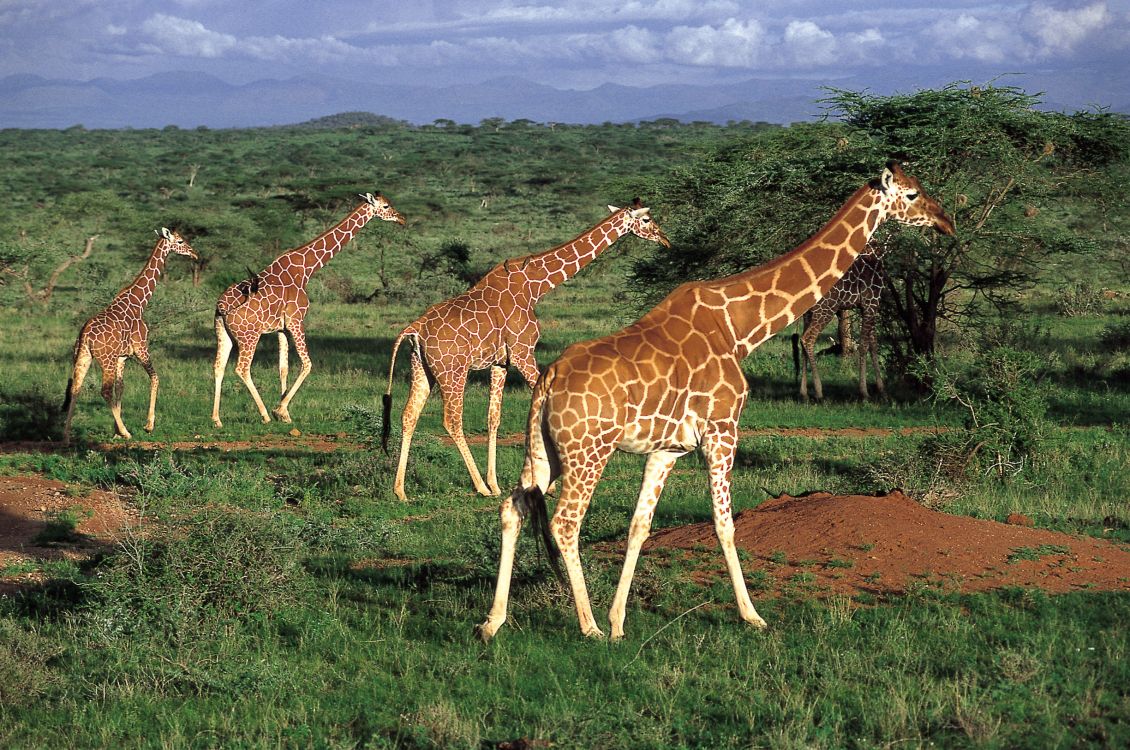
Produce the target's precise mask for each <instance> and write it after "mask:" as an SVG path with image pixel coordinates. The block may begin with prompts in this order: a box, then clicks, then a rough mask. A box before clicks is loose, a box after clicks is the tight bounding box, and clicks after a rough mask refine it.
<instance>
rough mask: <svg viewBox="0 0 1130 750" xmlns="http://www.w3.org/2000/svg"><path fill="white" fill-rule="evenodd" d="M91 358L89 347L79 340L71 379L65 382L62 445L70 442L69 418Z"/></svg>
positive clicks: (73, 409) (72, 414)
mask: <svg viewBox="0 0 1130 750" xmlns="http://www.w3.org/2000/svg"><path fill="white" fill-rule="evenodd" d="M93 359H94V357H93V356H92V355H91V353H90V347H89V346H88V345H86V343H85V342H81V341H80V343H79V344H77V345H76V346H75V361H74V367H73V368H72V369H71V380H70V382H69V383H67V399H66V404H67V405H66V409H67V416H66V417H65V419H64V421H63V445H70V443H71V420H72V419H73V418H74V414H75V402H76V401H78V394H79V393H80V392H81V391H82V381H83V380H85V379H86V373H87V371H89V370H90V363H91V361H92V360H93Z"/></svg>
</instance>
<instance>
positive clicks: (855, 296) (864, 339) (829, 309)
mask: <svg viewBox="0 0 1130 750" xmlns="http://www.w3.org/2000/svg"><path fill="white" fill-rule="evenodd" d="M888 244H889V243H888V242H882V243H877V242H875V241H872V242H871V243H870V244H869V245H868V247H867V249H866V251H865V252H863V253H862V254H860V256H859V257H858V258H856V260H855V262H854V263H852V264H851V267H850V268H848V270H847V273H845V274H844V275H843V278H841V279H840V280H839V281H838V282H836V284H835V285H834V286H833V287H832V288H831V289H830V290H829V291H828V295H827V296H826V297H823V298H821V299H820V301H819V302H817V303H816V304H815V305H813V306H812V308H811V309H810V310H809V311H808V312H806V313H805V314H804V316H803V319H804V332H803V333H802V334H801V335H800V337H799V340H798V339H797V337H796V335H795V334H794V349H793V355H794V359H795V361H796V365H797V369H798V370H799V372H800V397H801V399H802V400H804V401H808V368H809V367H811V368H812V387H813V390H814V391H815V396H816V400H817V401H821V400H823V398H824V388H823V386H822V385H821V383H820V371H819V370H818V369H817V368H816V352H815V347H816V337H817V336H819V335H820V332H821V331H823V330H824V327H825V326H826V325H828V323H829V322H831V320H832V318H834V317H836V316H837V315H841V316H842V314H843V313H844V312H846V311H848V310H854V309H857V308H858V309H859V311H860V322H859V339H860V341H859V350H858V352H856V353H857V354H858V356H859V395H860V396H861V397H862V398H864V399H866V398H869V394H868V393H867V356H868V354H870V356H871V364H872V365H873V366H874V368H875V390H877V391H878V392H879V395H880V396H885V395H886V393H887V391H886V388H885V387H884V385H883V372H882V370H881V369H880V368H879V345H878V343H877V342H876V340H875V319H876V318H877V317H878V316H879V302H880V299H881V298H882V296H883V287H884V286H886V281H887V274H886V271H885V269H884V268H883V256H884V255H886V254H887V248H888ZM842 323H843V320H842V318H841V324H842ZM844 338H845V337H844V336H843V334H842V333H841V335H840V339H841V341H843V340H844ZM798 343H799V349H800V351H797V344H798ZM845 346H846V341H845ZM802 353H803V359H802V358H801V356H800V355H801V354H802ZM845 353H846V352H845Z"/></svg>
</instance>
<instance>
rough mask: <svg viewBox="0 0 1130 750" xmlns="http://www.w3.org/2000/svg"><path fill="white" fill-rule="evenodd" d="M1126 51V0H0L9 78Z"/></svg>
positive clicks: (566, 78)
mask: <svg viewBox="0 0 1130 750" xmlns="http://www.w3.org/2000/svg"><path fill="white" fill-rule="evenodd" d="M941 5H944V7H939V6H941ZM832 6H835V8H834V9H832ZM1128 53H1130V0H1094V1H1090V0H1083V1H1082V2H1062V1H1060V0H1051V1H1041V2H1008V0H1005V1H1003V2H985V1H981V0H957V1H956V2H947V3H927V2H915V0H909V1H900V2H894V1H892V0H868V1H867V2H861V1H859V0H842V1H841V2H837V3H829V2H826V0H816V1H811V2H810V1H808V0H798V1H796V2H784V1H782V0H764V1H762V2H749V1H738V0H620V2H606V1H604V0H555V1H554V2H536V1H534V0H520V1H517V2H487V1H485V0H453V1H451V2H440V1H438V0H397V1H395V2H388V1H386V0H378V1H376V2H374V1H373V0H268V1H264V2H254V1H251V2H238V1H237V2H233V1H232V0H173V1H171V2H152V1H151V0H0V76H7V75H11V74H18V73H32V74H38V75H41V76H44V77H48V78H67V79H79V80H86V79H90V78H96V77H111V78H120V79H129V78H140V77H143V76H146V75H149V74H152V73H156V72H161V71H170V70H178V71H179V70H193V71H202V72H207V73H211V74H213V75H216V76H218V77H220V78H222V79H224V80H225V81H228V82H231V83H246V82H249V81H252V80H257V79H262V78H280V79H285V78H290V77H294V76H299V75H310V74H315V75H317V74H322V75H326V76H333V77H336V78H345V79H356V80H362V79H363V80H367V81H383V82H387V83H408V84H416V83H425V84H452V83H460V82H468V83H470V82H476V81H481V80H486V79H490V78H494V77H499V76H508V75H521V76H523V77H525V78H528V79H530V80H532V81H536V82H539V83H544V84H548V85H552V86H555V87H558V88H577V89H588V88H593V87H596V86H599V85H600V84H602V83H606V82H616V83H622V84H626V85H635V86H649V85H653V84H658V83H689V84H699V83H718V82H726V81H737V80H744V79H748V78H750V77H756V76H771V77H793V76H795V77H798V78H802V79H814V78H816V79H822V80H827V81H829V82H832V83H834V81H835V79H836V78H837V77H839V76H843V75H846V74H856V75H858V74H860V73H863V74H864V77H865V80H870V81H874V82H875V84H876V85H877V86H879V87H881V83H882V81H883V78H884V75H885V74H886V73H887V72H889V71H891V70H892V68H900V69H905V68H906V67H908V66H921V67H922V68H924V69H929V70H935V71H940V72H941V73H943V74H944V73H946V72H947V71H949V70H952V71H953V73H952V75H951V76H950V77H951V78H952V79H955V80H956V79H959V78H961V77H962V70H963V68H967V67H969V66H973V65H976V66H981V67H984V66H988V67H990V68H996V69H999V70H1000V71H1002V72H1016V71H1021V72H1028V71H1033V72H1036V71H1040V70H1063V69H1076V68H1078V69H1081V70H1082V69H1096V70H1101V69H1102V68H1104V67H1105V66H1112V65H1113V66H1118V67H1119V68H1124V67H1126V66H1127V64H1128V63H1130V54H1128ZM1080 75H1086V73H1085V72H1082V73H1080Z"/></svg>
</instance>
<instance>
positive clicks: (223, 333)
mask: <svg viewBox="0 0 1130 750" xmlns="http://www.w3.org/2000/svg"><path fill="white" fill-rule="evenodd" d="M231 350H232V340H231V336H230V335H229V334H228V329H227V326H226V325H225V324H224V319H223V318H221V317H220V316H219V315H217V316H216V358H215V360H213V362H212V377H213V379H214V380H215V396H214V397H213V399H212V424H214V425H216V427H223V426H224V423H223V422H221V421H220V387H221V386H222V385H223V383H224V369H225V368H226V367H227V366H228V357H229V356H231Z"/></svg>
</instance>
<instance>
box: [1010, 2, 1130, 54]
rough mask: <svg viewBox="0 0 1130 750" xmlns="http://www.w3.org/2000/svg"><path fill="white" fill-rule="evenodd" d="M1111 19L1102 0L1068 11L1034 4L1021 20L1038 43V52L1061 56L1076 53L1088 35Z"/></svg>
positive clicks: (1104, 25) (1108, 22)
mask: <svg viewBox="0 0 1130 750" xmlns="http://www.w3.org/2000/svg"><path fill="white" fill-rule="evenodd" d="M1113 20H1114V19H1113V18H1112V16H1111V13H1110V11H1109V10H1107V6H1106V3H1102V2H1100V3H1092V4H1091V5H1088V6H1086V7H1083V8H1072V9H1068V10H1057V9H1056V8H1052V7H1049V6H1047V5H1044V4H1043V3H1035V4H1034V5H1032V7H1031V8H1030V9H1029V11H1028V15H1027V16H1026V17H1025V19H1024V28H1025V30H1026V31H1027V32H1028V33H1029V34H1031V35H1032V36H1033V37H1035V39H1036V41H1037V42H1038V43H1039V45H1040V46H1039V50H1038V52H1037V54H1039V55H1041V56H1047V55H1064V54H1071V53H1073V52H1075V51H1076V50H1077V49H1078V48H1079V47H1080V46H1081V44H1083V43H1084V41H1085V40H1086V39H1087V38H1088V37H1090V36H1092V35H1093V34H1096V33H1097V32H1099V31H1102V30H1103V29H1104V28H1105V27H1106V26H1107V25H1108V24H1110V23H1111V21H1113Z"/></svg>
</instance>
